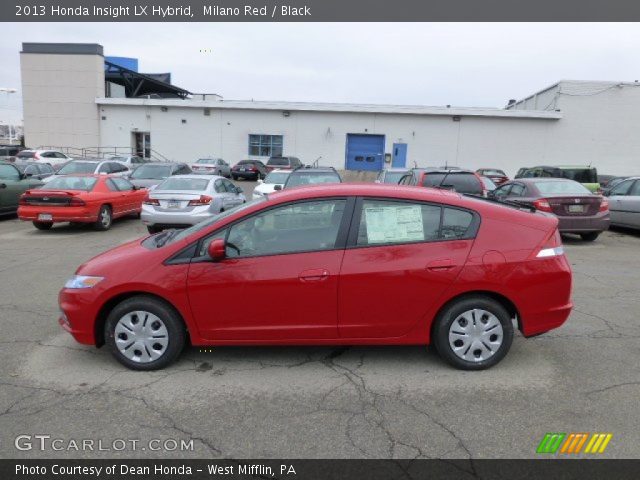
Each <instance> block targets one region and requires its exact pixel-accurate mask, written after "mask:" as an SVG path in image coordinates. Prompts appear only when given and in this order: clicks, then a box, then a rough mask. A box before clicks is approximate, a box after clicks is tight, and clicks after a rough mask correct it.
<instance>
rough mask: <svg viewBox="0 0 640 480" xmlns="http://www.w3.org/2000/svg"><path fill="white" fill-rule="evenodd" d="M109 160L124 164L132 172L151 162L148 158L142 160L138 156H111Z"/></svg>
mask: <svg viewBox="0 0 640 480" xmlns="http://www.w3.org/2000/svg"><path fill="white" fill-rule="evenodd" d="M108 160H115V161H116V162H120V163H124V164H125V165H126V166H127V167H129V168H130V169H132V170H133V169H134V168H136V167H137V166H139V165H142V164H143V163H149V162H151V160H150V159H148V158H142V157H138V156H136V155H111V156H109V157H108Z"/></svg>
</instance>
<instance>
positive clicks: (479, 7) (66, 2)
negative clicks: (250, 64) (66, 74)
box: [0, 0, 640, 22]
mask: <svg viewBox="0 0 640 480" xmlns="http://www.w3.org/2000/svg"><path fill="white" fill-rule="evenodd" d="M638 20H640V2H634V1H631V0H535V1H532V0H393V1H391V0H280V1H278V0H276V1H273V0H254V1H250V0H247V1H244V0H218V1H216V0H164V1H162V0H154V1H148V0H134V1H131V0H53V1H52V0H28V1H27V0H13V1H12V0H2V1H1V2H0V21H2V22H431V21H464V22H466V21H476V22H484V21H495V22H505V21H518V22H520V21H527V22H543V21H569V22H578V21H625V22H629V21H638Z"/></svg>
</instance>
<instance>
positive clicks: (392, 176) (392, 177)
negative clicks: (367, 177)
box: [382, 171, 409, 183]
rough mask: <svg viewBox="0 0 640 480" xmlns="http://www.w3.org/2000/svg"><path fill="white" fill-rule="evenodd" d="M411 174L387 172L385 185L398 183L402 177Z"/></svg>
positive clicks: (384, 178)
mask: <svg viewBox="0 0 640 480" xmlns="http://www.w3.org/2000/svg"><path fill="white" fill-rule="evenodd" d="M408 173H409V172H408V171H407V172H386V173H385V174H384V177H383V179H382V181H383V183H398V182H399V181H400V179H401V178H402V177H404V176H405V175H407V174H408Z"/></svg>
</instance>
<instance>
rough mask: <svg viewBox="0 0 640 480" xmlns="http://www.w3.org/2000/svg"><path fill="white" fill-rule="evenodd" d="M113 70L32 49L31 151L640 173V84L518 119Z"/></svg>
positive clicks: (568, 97)
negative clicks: (279, 96) (265, 97)
mask: <svg viewBox="0 0 640 480" xmlns="http://www.w3.org/2000/svg"><path fill="white" fill-rule="evenodd" d="M107 59H108V58H107ZM125 60H127V59H125ZM129 60H130V59H129ZM104 61H105V59H104V57H103V55H102V47H101V46H100V45H95V44H23V51H22V53H21V68H22V84H23V99H24V100H23V101H24V129H25V141H26V144H27V145H29V146H31V147H36V146H59V147H72V148H76V149H82V148H85V149H90V150H94V149H96V148H97V147H100V148H101V149H103V150H104V149H106V148H107V147H113V148H115V147H118V148H126V149H133V150H135V151H138V152H140V153H142V154H143V155H146V156H151V157H154V156H155V157H158V158H166V159H169V160H180V161H193V160H195V159H196V158H198V157H202V156H220V157H222V158H224V159H226V160H227V161H229V162H230V163H232V164H233V163H235V162H237V161H239V160H242V159H245V158H254V159H260V160H263V161H266V160H267V159H268V157H269V155H271V154H284V155H293V156H297V157H299V158H300V159H301V160H302V161H303V162H304V163H312V162H314V161H315V160H317V159H319V164H321V165H331V166H334V167H336V168H339V169H343V168H348V169H356V170H360V169H362V170H377V169H380V168H383V167H387V166H391V165H393V166H402V165H405V164H406V165H407V166H413V165H414V164H417V165H418V166H440V165H445V164H447V165H457V166H461V167H467V168H473V169H475V168H479V167H497V168H502V169H504V170H505V171H506V172H507V173H508V174H510V175H513V174H514V173H515V172H516V170H517V169H518V168H520V167H522V166H534V165H561V164H591V165H593V166H595V167H597V168H598V170H599V171H600V172H601V173H607V174H625V173H627V174H633V173H638V172H640V165H639V160H638V159H639V158H640V136H638V135H634V133H635V132H636V130H637V127H638V126H639V125H640V89H639V88H638V86H639V85H638V84H637V83H635V82H634V83H629V82H584V81H562V82H559V83H557V84H556V85H553V86H551V87H549V88H547V89H545V90H542V91H540V92H538V93H537V94H534V95H532V96H530V97H528V98H526V99H524V100H521V101H518V102H512V103H510V104H509V105H508V106H507V107H506V108H464V107H448V106H447V107H426V106H401V105H351V104H331V103H296V102H264V101H260V102H258V101H256V102H254V101H237V100H224V99H223V98H222V97H220V96H218V95H201V94H190V93H189V92H186V91H185V90H182V89H179V88H177V87H173V86H171V85H169V84H168V83H167V82H162V81H158V78H159V77H150V76H145V75H142V74H137V73H136V72H133V71H130V70H127V69H120V70H118V74H117V75H119V76H117V78H116V77H114V75H115V74H114V73H111V74H109V73H107V76H106V77H105V67H104V65H105V63H104ZM107 72H109V71H108V70H107ZM127 72H128V73H127ZM127 75H129V80H127V81H121V80H122V79H123V78H125V77H126V76H127ZM136 75H137V77H136ZM114 78H116V79H115V80H114ZM132 78H134V79H135V82H132V81H130V80H131V79H132ZM118 82H120V83H121V84H122V85H121V84H119V83H118ZM125 84H126V87H125V86H123V85H125ZM125 89H128V92H127V91H125ZM172 89H174V90H172ZM105 92H108V94H107V93H105ZM132 93H133V94H137V95H138V97H139V96H141V95H146V96H147V98H132V96H134V95H132ZM168 95H170V96H172V97H173V98H163V97H166V96H168Z"/></svg>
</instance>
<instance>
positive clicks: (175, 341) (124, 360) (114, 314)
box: [104, 295, 187, 371]
mask: <svg viewBox="0 0 640 480" xmlns="http://www.w3.org/2000/svg"><path fill="white" fill-rule="evenodd" d="M140 311H142V312H148V313H151V314H153V315H155V316H157V317H158V318H159V319H160V320H161V321H162V323H164V327H166V331H167V334H168V344H167V346H166V348H165V350H164V352H163V353H162V354H161V356H160V357H159V358H157V359H155V360H151V361H147V362H140V361H134V360H132V359H129V358H128V357H126V356H125V355H124V354H123V353H121V352H120V348H119V346H118V345H117V344H116V338H115V331H116V326H117V325H118V321H119V320H120V319H121V318H123V317H125V316H126V315H127V314H129V313H131V312H140ZM136 318H137V316H136ZM137 321H145V322H146V320H143V319H138V320H137ZM186 337H187V334H186V330H185V327H184V323H183V322H182V319H181V318H180V315H178V313H177V312H176V311H175V310H174V309H173V308H171V307H170V306H169V305H167V304H166V303H165V302H163V301H161V300H159V299H157V298H154V297H150V296H147V295H137V296H135V297H131V298H127V299H126V300H124V301H122V302H120V303H119V304H118V305H116V306H115V307H114V308H113V310H111V312H109V315H108V317H107V321H106V322H105V327H104V338H105V343H106V344H107V346H108V347H109V350H110V351H111V354H112V355H113V356H114V358H115V359H116V360H117V361H118V362H120V363H121V364H122V365H124V366H125V367H127V368H130V369H132V370H145V371H148V370H159V369H161V368H164V367H166V366H167V365H169V364H171V363H173V362H174V361H175V360H176V359H177V358H178V356H179V355H180V353H181V352H182V350H183V348H184V345H185V342H186ZM130 348H136V345H135V344H134V345H133V346H132V347H130Z"/></svg>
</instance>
